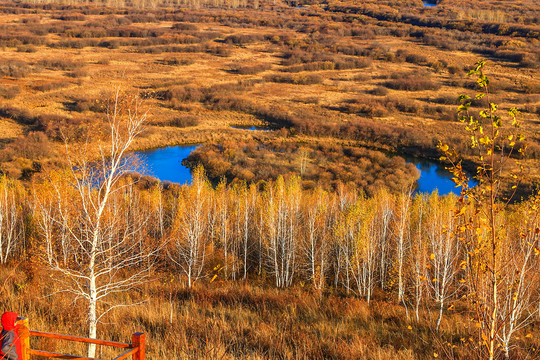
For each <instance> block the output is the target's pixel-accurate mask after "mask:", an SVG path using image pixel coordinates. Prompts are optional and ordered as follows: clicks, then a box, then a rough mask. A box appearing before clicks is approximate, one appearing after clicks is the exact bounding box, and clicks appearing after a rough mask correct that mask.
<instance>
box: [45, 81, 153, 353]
mask: <svg viewBox="0 0 540 360" xmlns="http://www.w3.org/2000/svg"><path fill="white" fill-rule="evenodd" d="M146 117H147V114H146V113H141V112H140V100H139V99H138V98H137V97H127V96H126V97H124V96H123V95H122V94H121V92H120V90H117V91H116V92H115V94H114V96H113V99H112V100H111V102H110V103H109V106H108V108H107V118H106V120H107V124H108V126H109V136H108V139H107V141H106V142H105V143H101V142H100V143H99V145H98V147H97V149H95V151H96V152H97V154H98V159H97V160H95V158H94V159H92V153H91V150H92V149H90V145H89V143H88V142H87V143H86V145H83V146H82V147H81V146H80V144H76V145H75V147H74V148H76V149H75V150H74V151H71V150H72V148H71V146H70V144H68V143H67V142H66V152H67V159H68V163H69V168H68V169H67V170H65V171H64V172H63V173H62V176H51V177H50V178H49V183H48V188H49V190H50V191H51V193H50V194H49V195H50V196H52V198H53V199H54V200H55V201H54V204H55V206H57V208H56V210H55V211H48V210H47V206H48V205H50V204H53V202H47V201H45V202H42V203H40V204H39V205H38V207H39V208H41V209H42V211H41V212H40V214H41V215H42V216H43V218H42V219H41V221H40V223H41V227H42V229H44V231H45V233H50V230H49V229H47V226H48V225H46V224H47V223H49V224H50V223H51V221H52V223H54V226H55V227H56V228H57V231H58V232H59V233H61V234H64V235H63V236H61V241H56V242H55V241H53V240H52V239H49V240H48V241H52V243H51V244H48V246H47V249H48V250H47V252H48V253H47V255H46V256H47V258H48V262H49V265H50V267H51V269H52V270H53V271H54V273H55V274H56V276H55V279H56V280H57V281H58V282H59V283H60V285H61V290H60V292H67V293H69V294H72V295H74V296H75V298H76V299H84V300H85V301H86V302H87V305H88V315H87V316H88V324H89V329H88V336H89V337H91V338H96V336H97V325H98V323H99V322H100V320H101V319H102V318H103V316H105V314H107V313H108V312H109V311H110V310H112V309H114V308H115V307H118V306H126V305H127V304H115V303H114V302H113V301H112V300H111V299H110V298H111V295H113V294H116V293H119V292H124V291H128V290H130V289H133V288H134V287H135V286H137V285H139V284H141V283H142V282H144V281H146V280H147V277H148V275H149V270H150V268H151V265H152V260H151V259H152V258H153V255H154V254H155V251H156V249H154V250H149V249H144V248H142V247H141V244H140V242H139V241H138V240H139V237H138V236H137V234H138V233H139V232H140V231H141V228H142V227H144V226H145V223H146V220H145V219H136V221H134V217H130V216H126V211H127V209H128V208H129V207H132V208H133V206H130V205H129V202H130V201H132V199H130V197H129V195H130V194H129V192H130V189H131V187H132V185H133V182H132V180H130V179H128V178H126V176H125V175H127V174H128V173H129V172H130V171H132V170H133V169H134V167H133V164H132V162H131V161H129V160H128V159H127V157H126V152H127V151H128V149H129V147H130V145H131V144H132V142H133V141H134V139H135V138H136V137H137V136H138V135H139V134H140V133H141V131H142V129H143V123H144V121H145V119H146ZM76 151H78V152H79V155H78V156H76V155H74V152H76ZM96 152H94V153H93V155H94V156H95V154H96ZM38 203H39V195H38ZM141 262H144V263H145V266H140V264H141ZM126 270H128V271H126ZM95 350H96V347H95V345H93V344H91V345H89V347H88V356H89V357H94V356H95Z"/></svg>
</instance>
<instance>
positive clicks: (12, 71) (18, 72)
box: [0, 60, 30, 78]
mask: <svg viewBox="0 0 540 360" xmlns="http://www.w3.org/2000/svg"><path fill="white" fill-rule="evenodd" d="M29 72H30V67H29V66H28V64H27V63H25V62H24V61H21V60H0V75H1V76H8V77H14V78H23V77H26V76H27V75H28V73H29Z"/></svg>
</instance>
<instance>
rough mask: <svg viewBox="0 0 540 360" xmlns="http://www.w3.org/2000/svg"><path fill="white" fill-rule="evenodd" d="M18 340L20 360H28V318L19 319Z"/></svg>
mask: <svg viewBox="0 0 540 360" xmlns="http://www.w3.org/2000/svg"><path fill="white" fill-rule="evenodd" d="M17 324H19V338H20V339H21V360H30V354H29V353H28V350H29V349H30V328H29V322H28V318H19V320H18V321H17Z"/></svg>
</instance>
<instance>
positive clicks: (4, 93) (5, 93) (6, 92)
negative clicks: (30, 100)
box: [0, 86, 21, 99]
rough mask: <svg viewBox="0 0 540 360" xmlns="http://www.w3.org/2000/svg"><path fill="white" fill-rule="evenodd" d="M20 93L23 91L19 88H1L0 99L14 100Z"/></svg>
mask: <svg viewBox="0 0 540 360" xmlns="http://www.w3.org/2000/svg"><path fill="white" fill-rule="evenodd" d="M20 92H21V89H20V88H19V87H18V86H0V97H2V98H4V99H13V98H15V97H16V96H17V95H19V93H20Z"/></svg>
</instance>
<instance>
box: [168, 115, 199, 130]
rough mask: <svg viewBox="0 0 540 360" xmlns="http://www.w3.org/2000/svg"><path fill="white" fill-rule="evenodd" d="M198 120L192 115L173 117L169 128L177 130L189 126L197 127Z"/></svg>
mask: <svg viewBox="0 0 540 360" xmlns="http://www.w3.org/2000/svg"><path fill="white" fill-rule="evenodd" d="M199 123H200V120H199V118H197V117H196V116H193V115H185V116H180V117H175V118H174V119H172V120H171V121H170V122H169V126H175V127H179V128H185V127H190V126H197V125H199Z"/></svg>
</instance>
